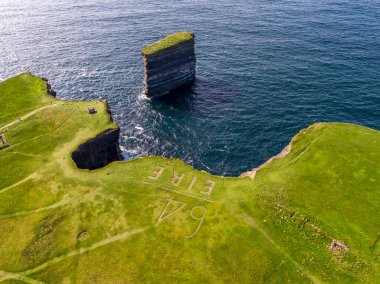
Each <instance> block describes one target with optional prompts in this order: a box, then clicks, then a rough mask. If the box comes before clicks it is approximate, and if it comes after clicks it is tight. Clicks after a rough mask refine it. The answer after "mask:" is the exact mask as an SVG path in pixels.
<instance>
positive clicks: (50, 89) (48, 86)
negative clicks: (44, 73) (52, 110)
mask: <svg viewBox="0 0 380 284" xmlns="http://www.w3.org/2000/svg"><path fill="white" fill-rule="evenodd" d="M41 79H42V80H43V81H45V82H46V91H47V93H48V94H49V95H50V96H53V97H56V96H57V93H56V91H54V90H53V89H52V87H51V85H50V84H49V83H48V79H46V78H41Z"/></svg>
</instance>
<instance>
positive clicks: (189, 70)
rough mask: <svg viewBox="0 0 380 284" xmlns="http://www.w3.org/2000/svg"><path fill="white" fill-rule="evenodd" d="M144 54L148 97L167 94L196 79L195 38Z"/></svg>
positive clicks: (145, 82) (145, 83)
mask: <svg viewBox="0 0 380 284" xmlns="http://www.w3.org/2000/svg"><path fill="white" fill-rule="evenodd" d="M143 56H144V67H145V68H144V85H145V94H146V95H147V96H148V97H158V96H162V95H166V94H168V93H169V92H170V91H172V90H174V89H176V88H178V87H181V86H184V85H188V84H191V83H192V82H193V81H194V78H195V63H196V60H195V52H194V38H192V39H190V40H188V41H185V42H181V43H179V44H177V45H175V46H171V47H168V48H166V49H164V50H162V51H159V52H157V53H153V54H150V55H143Z"/></svg>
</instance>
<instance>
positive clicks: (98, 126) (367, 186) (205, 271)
mask: <svg viewBox="0 0 380 284" xmlns="http://www.w3.org/2000/svg"><path fill="white" fill-rule="evenodd" d="M0 102H1V108H0V134H4V135H5V136H6V137H7V140H8V143H9V144H10V146H9V147H7V148H4V149H2V150H0V231H1V234H0V282H2V281H3V282H4V283H16V282H20V283H24V282H26V283H40V282H38V281H41V282H47V283H129V282H135V283H142V282H149V283H163V282H164V283H178V282H192V283H214V282H218V283H221V282H226V283H257V282H265V283H266V282H271V283H284V282H289V283H308V282H323V281H326V282H332V283H336V282H375V281H377V280H378V279H379V277H380V273H379V258H380V241H379V238H380V231H379V228H380V215H379V211H380V186H379V185H380V167H379V165H380V133H379V132H378V131H375V130H371V129H368V128H365V127H360V126H356V125H351V124H342V123H319V124H315V125H312V126H311V127H309V128H307V129H304V130H302V131H301V132H300V133H299V134H298V135H297V136H296V137H295V138H294V139H293V141H292V143H291V146H292V150H291V152H290V153H289V154H288V155H287V156H285V157H283V158H281V159H275V160H274V161H273V162H272V163H270V164H269V165H267V166H266V167H264V168H262V169H261V170H259V171H258V173H257V175H256V178H255V180H251V179H250V178H248V177H246V178H222V177H218V176H213V175H210V174H208V173H206V172H202V171H197V170H195V169H193V168H192V167H190V166H189V165H187V164H185V163H183V162H181V161H179V160H173V159H164V158H160V157H148V158H142V159H136V160H133V161H128V162H114V163H111V164H109V165H108V166H106V167H104V168H102V169H99V170H94V171H89V170H79V169H77V168H76V166H75V164H74V162H73V161H72V159H71V153H72V152H73V151H74V150H75V149H76V148H77V147H78V146H79V145H80V144H82V143H83V142H84V141H86V140H88V139H90V138H92V137H94V136H96V135H97V134H98V133H101V132H103V131H104V130H106V129H112V128H115V127H117V125H116V124H115V123H113V122H111V121H110V117H109V114H108V112H107V109H106V105H105V103H104V102H101V101H88V102H85V101H80V102H69V101H60V100H57V99H54V98H52V97H49V96H48V95H47V94H46V87H45V83H44V82H43V81H42V80H41V79H40V78H38V77H34V76H32V75H30V74H21V75H19V76H16V77H14V78H11V79H9V80H7V81H5V82H3V83H0ZM88 107H95V108H96V109H97V113H96V114H95V115H89V114H88V113H87V108H88ZM334 239H335V240H337V241H339V242H341V243H344V245H346V246H347V247H348V249H349V251H348V252H345V251H344V250H342V249H335V250H331V249H330V244H331V242H332V241H333V240H334Z"/></svg>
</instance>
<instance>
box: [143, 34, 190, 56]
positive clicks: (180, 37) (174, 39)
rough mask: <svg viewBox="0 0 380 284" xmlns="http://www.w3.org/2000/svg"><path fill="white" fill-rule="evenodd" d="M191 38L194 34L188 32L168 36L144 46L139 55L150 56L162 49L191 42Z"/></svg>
mask: <svg viewBox="0 0 380 284" xmlns="http://www.w3.org/2000/svg"><path fill="white" fill-rule="evenodd" d="M193 38H194V34H193V33H190V32H178V33H174V34H170V35H168V36H167V37H165V38H163V39H161V40H158V41H156V42H154V43H152V44H150V45H148V46H146V47H145V48H144V49H143V50H142V52H141V54H142V55H151V54H154V53H157V52H160V51H162V50H164V49H167V48H169V47H171V46H175V45H177V44H180V43H182V42H185V41H188V40H191V39H193Z"/></svg>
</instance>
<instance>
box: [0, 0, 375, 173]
mask: <svg viewBox="0 0 380 284" xmlns="http://www.w3.org/2000/svg"><path fill="white" fill-rule="evenodd" d="M75 2H78V3H75ZM0 15H1V17H0V79H5V78H7V77H10V76H13V75H15V74H18V73H20V72H23V71H31V72H32V73H35V74H37V75H41V76H44V77H47V78H49V81H50V82H51V83H52V85H53V87H54V89H55V90H56V91H57V93H58V94H57V96H58V97H59V98H62V99H98V98H106V99H107V100H108V101H109V103H110V106H111V109H112V112H113V117H114V119H116V120H117V121H118V122H119V124H120V126H121V137H120V143H121V145H122V149H123V150H124V156H125V157H126V158H134V157H140V156H148V155H162V156H165V157H176V158H180V159H182V160H183V161H185V162H187V163H190V164H191V165H193V166H194V167H195V168H197V169H202V170H207V171H210V172H212V173H216V174H222V175H238V174H240V173H241V172H244V171H247V170H250V169H251V168H253V167H255V166H258V165H259V164H261V163H262V162H264V161H265V160H267V159H268V158H270V157H271V156H272V155H274V154H277V153H278V152H279V151H280V150H281V149H282V148H283V147H284V146H286V145H287V144H288V142H289V141H290V139H291V137H292V136H294V135H295V134H296V133H297V132H298V131H299V130H300V129H302V128H304V127H306V126H308V125H309V124H311V123H314V122H317V121H345V122H353V123H358V124H361V125H366V126H369V127H372V128H376V129H380V127H379V126H380V1H378V0H376V1H374V0H361V1H356V0H341V1H338V0H335V1H332V0H324V1H318V0H313V1H312V0H295V1H281V0H272V1H264V0H236V1H234V2H232V1H227V0H220V1H209V0H204V1H194V0H191V1H187V0H185V1H170V0H169V1H145V0H139V1H137V0H133V1H98V0H92V1H89V0H84V1H80V2H79V1H68V0H62V1H56V0H54V1H31V0H30V1H19V0H16V1H15V0H12V1H10V0H0ZM179 30H189V31H193V32H195V33H196V56H197V78H196V83H195V84H194V86H193V88H192V89H191V90H188V91H183V92H182V95H181V96H179V97H178V98H177V99H175V100H165V101H150V100H147V99H146V98H144V96H142V95H141V92H142V88H143V63H142V58H141V55H140V50H141V49H142V48H143V47H144V46H145V45H147V44H149V43H151V42H152V41H154V40H156V39H159V38H160V37H162V36H164V35H166V34H168V33H171V32H175V31H179Z"/></svg>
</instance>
